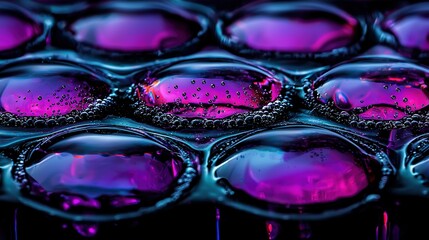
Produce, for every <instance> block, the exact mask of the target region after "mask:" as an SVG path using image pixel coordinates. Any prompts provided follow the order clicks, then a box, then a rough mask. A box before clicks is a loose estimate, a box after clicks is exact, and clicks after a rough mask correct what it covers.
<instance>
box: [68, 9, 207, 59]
mask: <svg viewBox="0 0 429 240" xmlns="http://www.w3.org/2000/svg"><path fill="white" fill-rule="evenodd" d="M68 29H69V31H70V33H72V34H73V35H74V38H75V40H76V41H78V42H81V43H86V44H90V45H92V46H94V47H96V48H101V49H106V50H115V51H125V52H132V51H156V50H163V49H169V48H174V47H178V46H181V45H183V44H185V43H186V42H187V41H188V40H190V39H192V38H194V37H196V36H197V34H198V32H199V31H200V27H199V25H198V23H196V22H193V21H191V20H188V19H185V18H183V17H181V16H179V15H174V14H171V13H167V12H161V11H152V12H150V11H146V12H128V13H127V12H110V13H103V14H98V15H90V16H87V17H83V18H80V19H78V20H76V21H75V22H73V23H71V24H70V26H69V27H68Z"/></svg>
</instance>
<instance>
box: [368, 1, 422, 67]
mask: <svg viewBox="0 0 429 240" xmlns="http://www.w3.org/2000/svg"><path fill="white" fill-rule="evenodd" d="M381 19H382V20H381V21H379V22H378V24H375V25H374V27H375V33H376V35H377V36H376V37H377V38H379V39H380V40H381V41H382V42H384V43H385V44H388V45H389V46H391V47H393V48H394V49H396V50H397V51H398V52H400V53H401V54H402V55H403V56H406V57H410V58H416V59H427V58H429V40H428V39H427V37H426V36H427V35H428V34H429V3H416V4H411V5H408V6H406V7H403V8H400V9H398V10H396V11H393V12H391V13H389V14H388V15H386V16H385V17H384V18H381ZM417 33H418V34H417Z"/></svg>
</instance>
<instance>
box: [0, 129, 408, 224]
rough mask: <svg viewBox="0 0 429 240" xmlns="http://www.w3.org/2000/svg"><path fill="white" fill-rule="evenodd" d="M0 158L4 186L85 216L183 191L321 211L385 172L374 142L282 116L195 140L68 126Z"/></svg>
mask: <svg viewBox="0 0 429 240" xmlns="http://www.w3.org/2000/svg"><path fill="white" fill-rule="evenodd" d="M346 136H347V137H346ZM321 139H323V141H321ZM4 158H10V159H11V160H10V164H5V166H4V168H3V169H4V170H5V174H4V175H5V176H6V175H9V174H10V175H11V178H6V179H4V181H5V182H4V184H3V189H4V191H5V194H6V195H8V194H12V195H13V196H11V197H12V198H15V201H19V202H22V203H23V204H26V205H28V206H31V207H32V208H35V209H39V210H42V211H47V212H49V213H50V214H54V215H58V216H61V217H64V218H70V219H73V220H87V221H89V220H91V221H111V220H112V219H117V220H118V219H123V218H132V217H138V216H140V215H142V214H146V213H150V212H154V211H159V210H160V209H162V208H166V207H169V206H170V205H173V204H180V203H183V204H186V202H187V201H192V202H193V203H195V202H207V201H214V202H217V203H218V204H223V205H226V206H232V207H234V208H238V209H241V210H244V211H245V212H249V213H255V212H258V213H259V214H260V215H261V216H265V217H270V218H274V219H294V220H306V219H307V220H308V219H313V220H314V219H324V218H331V217H334V216H337V215H343V214H347V213H349V212H350V211H353V210H355V209H357V208H360V207H362V206H365V205H367V204H369V203H373V202H377V201H378V200H379V199H380V197H381V195H382V194H383V192H384V189H385V186H386V184H387V183H388V182H389V180H390V179H391V178H392V176H393V175H394V173H395V170H394V168H393V167H392V163H391V162H390V160H389V158H388V156H387V155H386V153H385V151H384V149H383V148H382V147H381V146H379V145H378V144H375V143H372V142H368V141H366V140H365V139H362V138H360V137H358V136H356V135H347V134H346V133H337V132H335V131H332V130H329V129H325V128H320V127H313V126H310V125H292V124H291V125H287V126H283V127H277V128H269V129H266V130H257V131H253V132H250V133H241V134H239V135H237V136H235V137H228V138H225V139H223V140H221V141H216V142H214V143H213V144H212V145H211V146H210V147H209V148H203V149H193V148H192V147H191V146H187V144H186V143H184V142H182V141H180V140H179V139H174V138H171V137H170V136H164V135H160V134H154V133H149V132H146V131H143V130H140V129H134V128H125V127H119V126H118V127H116V128H114V127H113V126H109V125H97V126H82V127H73V128H69V129H67V130H63V131H58V132H55V133H52V134H49V135H47V136H46V137H44V138H38V139H35V140H32V141H27V142H26V143H25V144H21V147H20V148H19V149H17V150H15V151H14V152H10V151H9V152H8V153H6V154H5V155H4ZM12 159H16V160H12ZM6 171H7V172H6ZM411 171H414V170H413V169H412V170H411ZM416 181H417V179H416ZM13 182H17V183H18V186H17V185H14V184H13ZM286 183H287V184H286ZM334 209H335V211H332V210H334ZM273 210H275V211H273Z"/></svg>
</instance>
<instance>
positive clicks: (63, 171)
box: [26, 133, 182, 210]
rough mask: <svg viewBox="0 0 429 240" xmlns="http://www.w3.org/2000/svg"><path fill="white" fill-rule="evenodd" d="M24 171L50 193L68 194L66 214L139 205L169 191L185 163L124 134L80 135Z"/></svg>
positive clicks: (53, 148)
mask: <svg viewBox="0 0 429 240" xmlns="http://www.w3.org/2000/svg"><path fill="white" fill-rule="evenodd" d="M41 151H42V152H43V153H45V155H44V156H42V157H41V159H38V160H37V161H36V163H34V164H32V165H30V166H28V167H26V172H27V174H28V175H29V176H30V177H31V178H33V179H34V180H35V181H36V182H37V184H38V185H40V186H41V187H42V188H43V189H44V190H45V191H47V192H48V193H51V194H52V193H66V194H65V196H63V197H62V199H63V203H62V208H63V209H65V210H68V209H70V208H73V207H77V206H80V207H89V208H100V207H101V203H100V202H99V198H100V197H104V199H105V198H106V197H109V202H110V205H113V206H115V207H122V206H129V205H135V204H137V203H139V202H140V200H139V197H142V196H143V197H144V196H147V197H148V198H151V197H152V196H153V195H156V194H164V193H165V192H166V191H168V190H169V189H170V188H171V186H172V184H173V183H174V182H175V180H176V179H177V178H178V175H179V174H180V173H181V171H182V159H180V158H178V157H177V156H175V155H173V153H172V152H171V151H170V150H168V149H166V148H165V147H163V146H161V145H159V144H158V143H156V142H154V141H152V140H149V139H146V138H139V137H135V136H127V135H121V134H91V133H87V134H79V135H76V136H73V137H71V138H68V139H65V140H62V141H59V142H57V143H55V144H54V145H52V146H50V147H48V148H47V149H41Z"/></svg>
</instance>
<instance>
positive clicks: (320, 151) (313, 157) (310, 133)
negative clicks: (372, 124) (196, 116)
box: [209, 125, 394, 220]
mask: <svg viewBox="0 0 429 240" xmlns="http://www.w3.org/2000/svg"><path fill="white" fill-rule="evenodd" d="M211 152H212V154H213V155H212V156H211V157H210V160H209V161H210V162H209V163H210V164H209V166H211V173H212V174H213V177H214V178H215V179H216V180H217V182H218V184H219V185H220V186H222V187H224V188H225V189H226V192H227V197H228V199H227V200H225V201H224V204H226V205H230V206H233V207H234V208H238V209H241V210H244V211H248V212H250V213H258V214H259V215H261V216H263V217H269V218H270V219H272V218H273V219H287V220H305V219H307V220H317V219H319V220H320V219H325V218H330V217H335V216H340V215H343V214H347V213H349V212H350V211H352V210H355V209H357V208H359V207H362V206H364V205H366V204H369V203H370V202H373V201H376V200H377V199H379V198H380V195H379V194H381V193H382V191H383V189H384V188H385V186H386V183H387V182H388V181H389V178H390V177H391V175H392V174H393V173H394V169H393V168H392V166H391V163H390V161H389V159H388V157H387V155H386V154H385V153H384V150H383V148H382V147H380V146H378V145H377V144H375V143H373V142H369V141H367V140H365V139H362V138H360V137H358V136H356V135H354V134H350V133H346V132H338V133H337V132H335V131H331V130H329V129H324V128H321V127H314V126H309V125H289V126H283V127H278V128H272V129H266V130H262V131H258V132H257V133H252V134H246V135H244V136H242V137H239V138H233V139H229V140H226V141H224V142H222V143H220V144H219V145H217V146H215V147H214V149H213V150H212V151H211Z"/></svg>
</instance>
